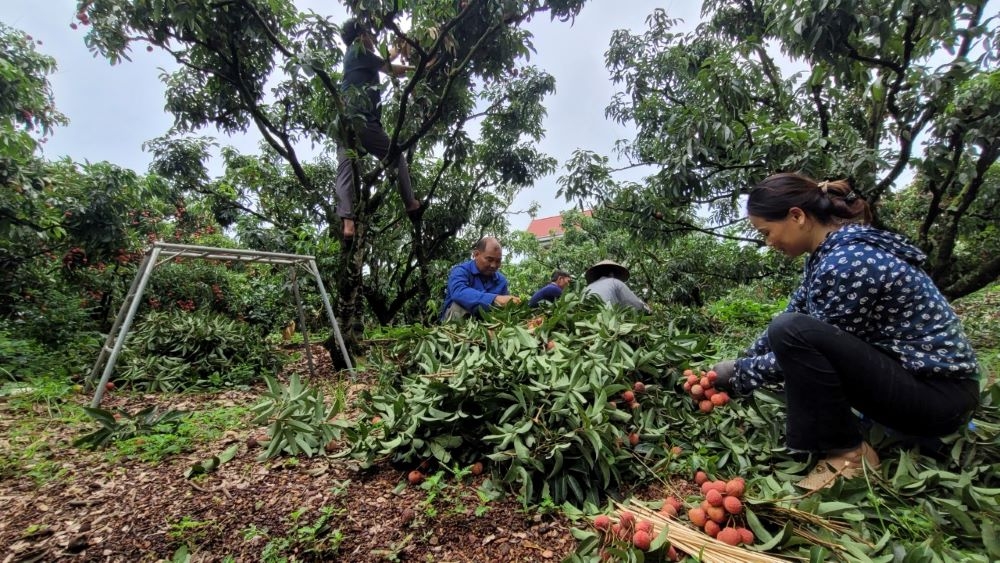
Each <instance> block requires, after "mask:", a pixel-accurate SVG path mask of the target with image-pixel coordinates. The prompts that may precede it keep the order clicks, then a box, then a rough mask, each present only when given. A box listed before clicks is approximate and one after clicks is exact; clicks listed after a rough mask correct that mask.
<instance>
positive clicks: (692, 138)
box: [562, 0, 1000, 298]
mask: <svg viewBox="0 0 1000 563" xmlns="http://www.w3.org/2000/svg"><path fill="white" fill-rule="evenodd" d="M991 10H992V12H991ZM702 12H703V23H701V24H700V25H699V27H698V28H697V30H696V31H693V32H689V33H681V32H679V31H678V30H677V24H678V22H677V21H676V20H674V19H671V17H670V14H669V13H668V12H667V11H665V10H656V11H655V12H654V13H653V14H651V15H650V17H649V19H648V29H647V30H646V31H644V32H641V33H634V32H631V31H627V30H620V31H618V32H616V33H615V34H614V35H613V37H612V39H611V43H610V46H609V48H608V51H607V53H606V61H607V66H608V69H609V71H610V72H611V78H612V80H613V81H614V82H615V83H617V84H619V85H620V86H621V88H622V91H621V92H620V93H619V94H618V95H617V96H616V97H615V99H614V100H613V101H612V102H611V104H610V105H609V106H608V108H607V113H608V115H609V116H610V117H612V118H613V119H615V120H616V121H619V122H621V123H623V124H630V125H634V126H635V127H636V130H637V132H636V135H635V137H634V138H633V139H632V140H631V141H630V142H628V143H626V144H623V145H622V147H621V148H622V151H623V154H624V156H625V157H626V159H627V160H628V162H629V164H630V166H629V167H630V168H632V169H633V172H634V171H635V170H643V171H646V172H647V175H646V177H645V178H644V180H643V182H642V183H640V184H632V183H628V182H623V181H619V180H617V179H616V175H615V172H614V170H613V168H612V165H611V164H609V161H608V160H607V158H606V157H603V156H601V155H597V154H594V153H590V152H586V151H581V152H579V153H578V154H577V155H575V157H574V159H573V160H572V161H571V163H570V165H571V171H570V173H568V174H567V175H566V176H565V177H564V178H563V179H562V189H563V192H564V193H565V194H566V195H567V196H568V197H570V198H574V199H582V200H584V201H587V202H590V203H591V204H593V203H595V202H600V203H603V204H605V205H608V206H610V207H614V208H616V209H618V210H619V211H621V212H622V213H623V214H625V216H627V217H628V216H630V217H631V220H630V222H631V224H632V225H633V226H641V225H643V224H646V223H648V222H649V220H650V218H651V217H655V214H656V213H662V214H663V215H664V216H663V218H661V219H660V220H658V221H657V222H656V223H655V224H656V225H658V227H659V228H654V229H653V231H657V230H658V231H661V232H662V233H664V234H665V235H666V234H668V233H674V232H677V231H684V230H687V231H697V230H699V229H701V228H702V227H701V226H700V225H699V224H698V223H697V222H696V221H692V216H693V215H692V211H691V209H692V208H696V207H697V208H699V209H701V213H702V215H704V214H705V211H706V210H708V212H709V214H710V215H711V217H712V219H713V223H714V225H715V226H716V227H715V230H717V231H718V232H720V233H722V232H725V231H726V229H727V228H728V227H729V226H730V225H731V224H733V223H734V221H736V220H738V218H739V216H740V215H741V214H742V212H743V210H742V209H741V206H740V199H739V196H740V195H741V194H745V193H746V192H747V190H749V188H750V187H752V186H753V185H754V184H755V183H756V182H758V181H760V180H761V179H763V178H764V177H766V176H767V175H768V174H771V173H774V172H777V171H786V170H800V171H803V172H805V173H808V174H810V175H813V176H816V177H820V178H850V179H851V180H852V181H853V182H854V185H855V189H856V190H857V191H858V193H860V194H861V195H862V196H863V197H865V198H866V199H867V200H868V202H869V203H870V204H872V205H873V206H874V208H875V214H876V216H875V222H876V224H877V225H880V226H885V227H889V228H894V229H898V230H911V229H908V228H907V226H906V225H904V224H899V223H896V222H895V220H897V219H900V217H899V216H898V215H897V216H893V215H883V214H881V213H880V211H879V208H878V204H879V203H880V202H882V201H883V200H885V199H888V198H890V197H891V195H892V192H893V191H895V190H900V189H902V188H903V187H904V185H905V184H906V183H908V182H909V180H908V177H909V176H911V175H912V176H913V177H915V178H916V181H915V182H914V184H913V189H914V190H916V191H917V192H918V193H919V194H920V195H921V199H920V201H921V202H922V205H921V206H920V207H919V209H917V210H915V211H918V212H917V213H916V214H915V215H916V217H915V220H916V221H917V224H918V226H917V227H916V228H913V229H912V230H913V231H914V234H915V236H914V238H915V240H916V241H917V242H918V243H919V244H920V245H921V247H922V248H923V249H924V250H925V251H927V252H928V253H929V256H930V261H929V264H928V265H929V271H930V273H931V275H932V276H933V278H934V280H935V281H936V282H937V283H938V285H939V286H940V287H941V289H942V291H943V292H944V293H945V294H946V295H948V296H949V297H951V298H956V297H960V296H963V295H968V294H969V293H972V292H973V291H975V290H977V289H979V288H981V287H984V286H985V285H987V284H988V283H990V282H991V281H993V280H996V279H997V276H998V275H1000V259H997V258H995V255H994V257H991V258H987V259H985V260H984V259H981V257H980V256H979V255H978V253H977V252H976V247H977V246H978V245H976V244H974V243H973V241H974V239H973V238H971V237H969V235H968V233H974V232H976V228H975V227H976V226H977V225H978V224H979V223H980V222H981V221H983V220H984V219H985V220H987V221H990V220H992V222H995V221H996V218H997V217H996V212H995V205H992V204H990V203H989V202H990V201H992V199H991V197H992V196H991V194H994V193H995V189H992V188H990V186H989V171H990V170H991V168H992V167H993V165H994V163H996V162H997V157H998V156H1000V128H998V124H1000V122H998V120H997V118H996V115H997V108H998V103H1000V94H998V92H1000V90H998V89H997V88H996V82H997V71H996V61H997V56H998V52H997V37H998V35H997V22H996V18H995V15H996V14H995V12H996V8H995V6H994V5H993V4H991V3H988V2H983V1H980V0H972V1H966V0H951V1H945V2H939V1H937V0H917V1H913V2H880V1H877V0H833V1H829V2H821V3H808V2H786V1H780V0H764V1H757V2H735V3H734V2H721V1H718V0H706V1H705V2H702ZM977 202H979V203H977ZM970 243H973V244H970Z"/></svg>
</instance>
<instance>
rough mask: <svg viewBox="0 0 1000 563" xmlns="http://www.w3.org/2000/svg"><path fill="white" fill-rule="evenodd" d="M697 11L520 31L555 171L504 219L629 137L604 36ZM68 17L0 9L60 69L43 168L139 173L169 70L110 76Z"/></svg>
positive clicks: (601, 13) (30, 4)
mask: <svg viewBox="0 0 1000 563" xmlns="http://www.w3.org/2000/svg"><path fill="white" fill-rule="evenodd" d="M297 4H298V5H299V6H300V7H301V8H303V9H311V10H314V11H316V12H317V13H320V14H324V15H330V16H332V17H333V18H334V21H338V22H339V21H342V20H343V19H344V18H345V17H346V11H345V10H344V8H343V6H342V5H341V4H340V3H338V2H335V1H333V0H299V1H297ZM700 5H701V3H700V2H695V1H686V0H673V1H663V0H660V1H655V2H654V1H652V0H627V1H620V0H590V2H588V3H587V4H586V6H585V7H584V8H583V11H582V12H581V15H580V17H578V18H577V19H576V21H575V22H574V23H573V25H570V24H569V23H568V22H567V23H560V22H558V21H555V22H552V21H549V19H548V18H546V17H539V18H534V20H533V21H532V22H531V23H530V24H528V29H529V30H530V31H531V32H532V33H533V34H534V35H535V39H534V46H535V49H536V50H537V53H536V54H534V55H532V57H531V61H530V63H531V64H534V65H537V66H538V67H540V68H542V69H544V70H546V71H547V72H549V73H550V74H552V75H553V76H554V77H555V78H556V89H557V91H556V94H555V95H553V96H550V97H549V98H548V99H547V100H546V102H545V105H546V108H547V110H548V117H547V119H546V121H545V128H546V131H547V134H546V137H545V139H544V140H543V141H542V142H541V143H540V149H541V150H542V151H544V152H546V153H547V154H549V155H551V156H553V157H555V158H556V159H557V160H558V161H559V163H560V164H559V171H558V172H557V173H556V174H555V175H552V176H549V177H547V178H543V179H541V180H540V181H539V182H538V183H537V185H536V186H535V187H534V188H532V189H529V190H525V191H524V192H523V193H522V195H521V196H520V198H519V199H518V200H517V201H516V202H515V204H514V206H513V209H515V210H524V209H527V208H528V206H529V205H530V203H531V202H532V201H537V202H538V203H539V204H540V205H541V208H540V210H539V216H541V217H544V216H548V215H555V214H557V213H559V212H560V211H563V210H564V209H566V208H568V207H569V204H567V203H566V202H565V200H563V199H559V200H556V198H555V192H556V188H557V186H556V177H557V176H558V175H560V174H562V170H563V164H564V163H565V161H566V160H567V159H568V158H569V156H570V155H571V154H572V152H573V151H574V150H576V149H588V150H593V151H596V152H598V153H601V154H607V155H609V156H610V155H611V153H612V149H613V146H614V143H615V141H616V140H618V139H621V138H626V137H631V132H630V131H629V130H627V129H625V128H623V127H621V126H619V125H617V124H614V123H612V122H609V121H608V120H606V119H605V117H604V109H605V107H606V106H607V105H608V103H609V102H610V101H611V98H612V96H613V94H614V93H615V91H616V89H615V87H614V85H613V84H611V82H610V80H609V79H608V72H607V70H606V69H605V67H604V52H605V51H606V50H607V47H608V40H609V39H610V37H611V33H612V31H614V30H615V29H630V30H632V31H635V32H639V31H641V30H643V29H645V19H646V16H648V15H649V14H650V13H651V12H652V11H653V10H654V9H655V8H657V7H660V8H664V9H665V10H667V13H668V14H669V15H670V16H671V17H676V18H681V19H683V20H684V21H685V22H686V25H685V26H684V28H683V29H688V28H693V26H694V25H695V24H696V23H697V21H698V13H699V9H700ZM43 6H44V7H43ZM75 13H76V1H75V0H2V1H0V21H3V22H4V23H5V24H7V25H9V26H11V27H14V28H18V29H21V30H23V31H25V32H27V33H28V34H29V35H31V36H32V37H33V38H35V39H36V40H40V41H42V44H41V45H38V46H37V49H38V50H39V51H40V52H42V53H45V54H47V55H50V56H52V57H54V58H55V59H56V62H57V63H58V65H59V69H58V71H57V72H56V74H54V75H53V76H51V77H50V81H51V83H52V87H53V90H54V93H55V101H56V107H57V108H58V109H59V110H60V111H62V112H63V113H64V114H65V115H66V116H67V117H68V118H69V120H70V124H69V125H68V126H66V127H62V128H59V129H57V130H56V132H55V134H54V135H53V137H52V138H51V139H50V140H49V141H48V143H47V144H46V145H45V155H46V156H47V157H48V158H50V159H55V158H59V157H62V156H68V157H70V158H71V159H73V160H75V161H81V162H82V161H85V160H86V161H91V162H95V161H102V160H106V161H109V162H111V163H114V164H117V165H119V166H124V167H128V168H132V169H134V170H137V171H139V172H143V173H144V172H145V171H146V170H147V167H148V165H149V161H150V155H149V154H147V153H145V152H143V151H142V144H143V142H145V141H148V140H150V139H153V138H156V137H159V136H162V135H163V134H164V133H166V131H167V129H169V127H170V125H171V124H172V122H173V119H172V116H170V115H169V114H167V113H165V112H164V110H163V106H164V98H163V83H162V82H161V81H160V78H159V76H160V74H161V72H163V70H164V69H166V70H171V69H174V68H176V65H175V63H174V62H173V59H172V58H170V57H169V56H168V55H166V54H164V53H162V52H160V51H159V50H157V51H154V52H152V53H148V52H146V51H145V50H144V49H142V48H141V47H140V48H137V50H136V52H134V53H132V62H124V63H122V64H120V65H118V66H111V65H110V64H109V63H108V62H107V60H105V59H104V58H99V57H94V56H93V55H92V54H91V53H90V52H89V51H88V50H87V47H86V45H85V44H84V41H83V38H84V33H85V30H86V28H84V27H82V26H81V27H80V28H79V29H77V30H72V29H71V28H70V23H72V22H73V21H74V14H75ZM205 134H207V135H212V136H217V137H219V140H220V142H221V143H222V144H229V145H233V146H235V147H237V148H238V149H239V150H240V151H241V152H248V153H253V152H256V151H257V145H258V141H259V139H260V137H259V135H257V134H256V132H255V131H251V132H250V134H248V135H246V136H243V137H240V138H224V137H222V136H220V135H218V134H216V133H215V132H208V131H206V132H205ZM213 169H215V170H217V167H214V168H213ZM529 220H530V218H529V217H527V216H526V215H523V214H522V215H516V216H511V217H510V221H511V225H512V226H513V227H514V228H524V227H526V226H527V224H528V221H529Z"/></svg>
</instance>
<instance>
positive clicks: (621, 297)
mask: <svg viewBox="0 0 1000 563" xmlns="http://www.w3.org/2000/svg"><path fill="white" fill-rule="evenodd" d="M615 281H617V282H618V283H616V284H615V288H616V290H617V291H618V302H619V303H621V304H622V305H628V306H629V307H632V308H633V309H638V310H640V311H645V312H647V313H648V312H650V309H649V307H648V306H646V303H645V302H644V301H643V300H642V299H639V296H638V295H636V294H635V293H633V292H632V290H631V289H629V287H628V286H627V285H625V282H623V281H620V280H615Z"/></svg>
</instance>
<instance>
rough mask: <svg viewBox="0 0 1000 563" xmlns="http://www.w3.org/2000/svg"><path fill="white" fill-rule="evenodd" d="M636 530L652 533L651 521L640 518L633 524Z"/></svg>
mask: <svg viewBox="0 0 1000 563" xmlns="http://www.w3.org/2000/svg"><path fill="white" fill-rule="evenodd" d="M635 529H636V531H637V532H647V533H653V523H652V522H650V521H649V520H640V521H638V522H637V523H636V524H635Z"/></svg>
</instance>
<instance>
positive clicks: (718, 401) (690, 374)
mask: <svg viewBox="0 0 1000 563" xmlns="http://www.w3.org/2000/svg"><path fill="white" fill-rule="evenodd" d="M684 377H685V378H686V379H685V380H684V391H686V392H687V393H688V394H690V395H691V398H692V399H693V400H694V402H695V403H696V404H697V405H698V410H699V411H701V412H703V413H706V414H707V413H710V412H712V410H713V409H714V408H715V407H721V406H722V405H725V404H726V403H728V402H729V394H728V393H726V392H725V391H719V390H717V389H716V388H715V381H716V379H718V377H719V376H718V374H716V373H715V371H713V370H709V371H707V372H704V371H702V372H698V373H695V372H694V370H690V369H689V370H684Z"/></svg>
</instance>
